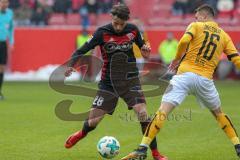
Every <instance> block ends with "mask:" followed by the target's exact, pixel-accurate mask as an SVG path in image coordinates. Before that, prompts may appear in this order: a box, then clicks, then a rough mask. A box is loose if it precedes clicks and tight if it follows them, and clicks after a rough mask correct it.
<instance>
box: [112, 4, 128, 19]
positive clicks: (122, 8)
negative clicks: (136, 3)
mask: <svg viewBox="0 0 240 160" xmlns="http://www.w3.org/2000/svg"><path fill="white" fill-rule="evenodd" d="M111 14H112V15H113V16H117V17H118V18H120V19H122V20H125V21H126V20H128V19H129V14H130V10H129V8H128V6H126V5H125V4H117V5H114V6H113V7H112V9H111Z"/></svg>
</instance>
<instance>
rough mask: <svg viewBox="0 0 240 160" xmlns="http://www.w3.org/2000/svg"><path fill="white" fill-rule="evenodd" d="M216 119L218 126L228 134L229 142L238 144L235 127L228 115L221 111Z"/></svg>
mask: <svg viewBox="0 0 240 160" xmlns="http://www.w3.org/2000/svg"><path fill="white" fill-rule="evenodd" d="M217 121H218V123H219V125H220V127H221V128H222V129H223V131H224V132H225V133H226V135H227V136H228V138H229V139H230V140H231V142H232V143H233V144H234V145H236V144H240V142H239V138H238V135H237V132H236V130H235V128H234V127H233V124H232V122H231V120H230V119H229V118H228V116H227V115H225V114H223V113H222V114H219V115H217Z"/></svg>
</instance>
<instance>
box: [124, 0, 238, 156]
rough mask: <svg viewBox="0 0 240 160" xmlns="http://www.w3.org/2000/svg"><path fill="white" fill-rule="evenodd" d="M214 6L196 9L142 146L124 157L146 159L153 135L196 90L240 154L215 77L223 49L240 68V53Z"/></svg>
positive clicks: (170, 67)
mask: <svg viewBox="0 0 240 160" xmlns="http://www.w3.org/2000/svg"><path fill="white" fill-rule="evenodd" d="M214 14H215V12H214V9H213V8H212V7H211V6H208V5H202V6H200V7H199V8H198V9H197V10H196V14H195V17H196V20H197V22H193V23H191V24H190V25H189V26H188V28H187V30H186V32H185V34H184V35H183V37H182V38H181V40H180V42H179V44H178V49H177V54H176V57H175V59H174V60H173V62H172V63H171V65H170V66H169V70H171V71H173V70H175V69H177V68H178V69H177V75H175V76H174V77H173V78H172V80H171V81H170V85H169V87H168V88H167V90H166V91H165V93H164V95H163V98H162V103H161V106H160V108H159V110H158V111H157V113H156V115H155V117H154V118H153V119H152V121H151V123H150V124H149V125H148V128H147V130H146V132H145V135H144V137H143V139H142V142H141V144H140V146H139V147H138V148H137V149H136V150H135V151H134V152H132V153H130V154H129V155H127V156H126V157H124V158H122V160H132V159H134V160H143V159H146V157H147V148H148V146H149V144H150V142H151V141H152V139H153V138H154V137H155V136H156V135H157V133H158V132H159V130H160V129H161V128H162V127H163V124H164V121H165V120H166V117H167V115H168V114H169V113H170V112H171V111H172V110H173V109H174V108H175V107H176V106H178V105H179V104H181V103H182V101H183V100H184V99H185V97H186V96H187V95H188V94H193V95H194V96H195V97H196V98H197V100H198V102H200V104H201V105H203V106H205V107H207V108H208V109H209V110H210V111H211V112H212V114H213V115H214V117H215V118H216V120H217V121H218V123H219V125H220V127H221V128H222V129H223V131H224V132H225V133H226V135H227V136H228V138H229V139H230V140H231V142H232V143H233V145H234V146H235V150H236V152H237V155H238V156H239V157H240V142H239V138H238V135H237V133H236V131H235V129H234V127H233V124H232V123H231V121H230V119H229V118H228V116H227V115H226V114H224V113H223V112H222V110H221V102H220V99H219V95H218V92H217V90H216V88H215V85H214V83H213V80H212V76H213V72H214V70H215V68H216V67H217V64H218V62H219V59H220V55H221V53H222V52H224V53H225V54H226V55H227V57H228V59H229V60H230V61H232V62H233V63H234V64H235V65H236V66H237V68H239V69H240V56H239V54H238V52H237V50H236V48H235V46H234V44H233V42H232V40H231V38H230V37H229V36H228V34H227V33H226V32H224V31H223V30H222V29H221V28H220V27H219V26H218V24H217V23H216V22H214Z"/></svg>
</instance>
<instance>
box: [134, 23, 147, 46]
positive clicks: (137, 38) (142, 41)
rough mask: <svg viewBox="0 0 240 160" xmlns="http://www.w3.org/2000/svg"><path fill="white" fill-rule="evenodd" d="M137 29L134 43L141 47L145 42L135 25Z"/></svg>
mask: <svg viewBox="0 0 240 160" xmlns="http://www.w3.org/2000/svg"><path fill="white" fill-rule="evenodd" d="M136 30H137V34H136V38H135V43H136V44H137V46H138V47H139V48H142V46H143V45H144V44H145V42H144V40H143V35H142V34H141V33H140V31H139V29H138V28H137V27H136Z"/></svg>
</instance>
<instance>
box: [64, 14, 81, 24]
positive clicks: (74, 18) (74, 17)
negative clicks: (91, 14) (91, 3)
mask: <svg viewBox="0 0 240 160" xmlns="http://www.w3.org/2000/svg"><path fill="white" fill-rule="evenodd" d="M66 21H67V25H80V24H81V16H80V15H79V14H68V15H67V17H66Z"/></svg>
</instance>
